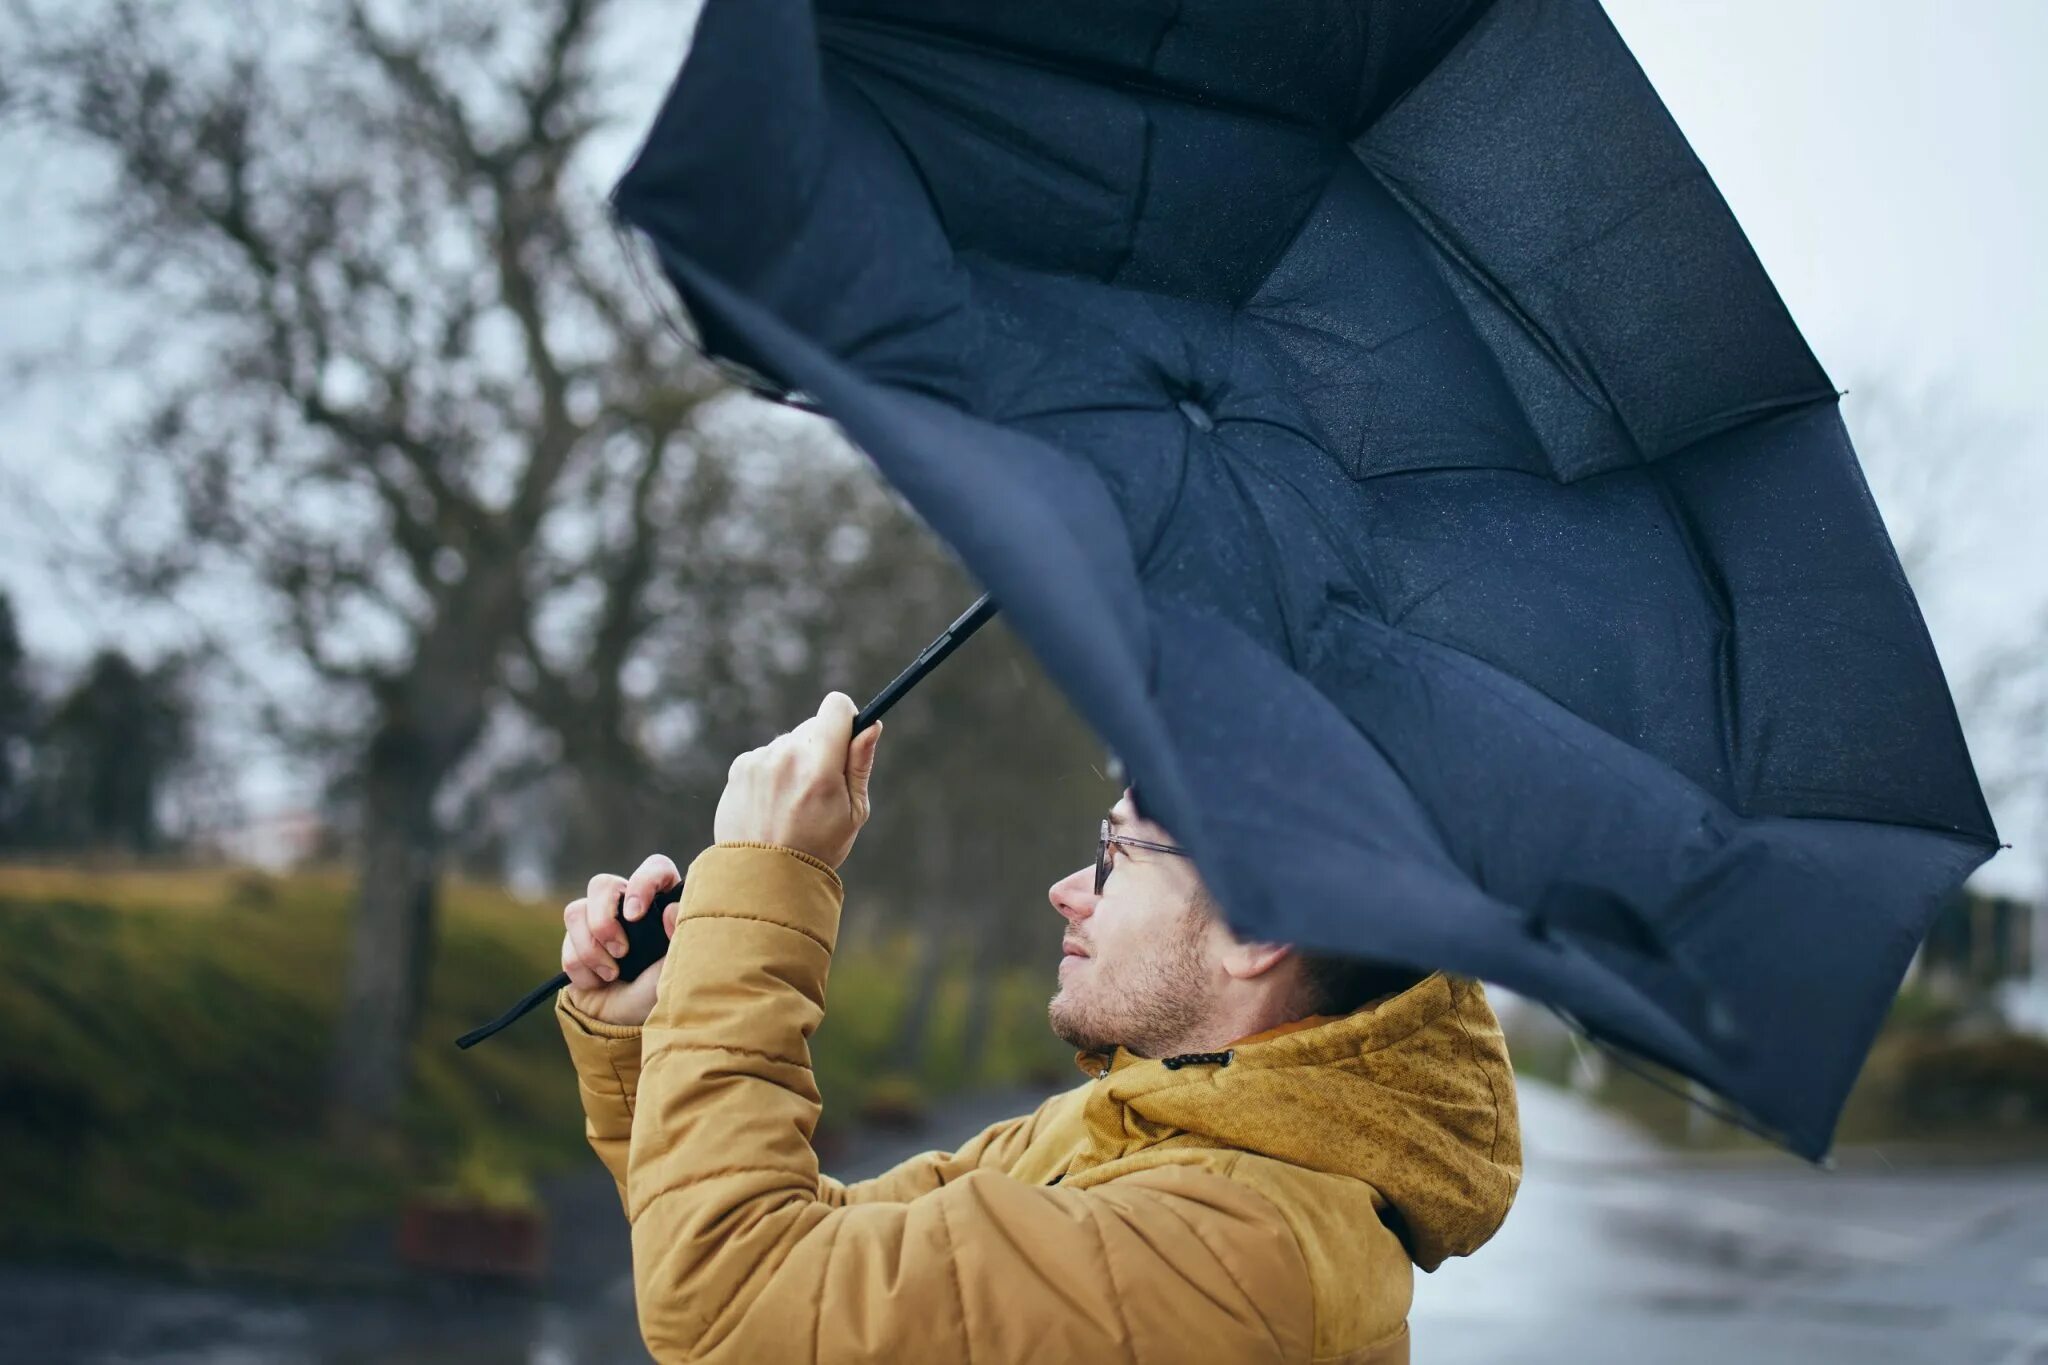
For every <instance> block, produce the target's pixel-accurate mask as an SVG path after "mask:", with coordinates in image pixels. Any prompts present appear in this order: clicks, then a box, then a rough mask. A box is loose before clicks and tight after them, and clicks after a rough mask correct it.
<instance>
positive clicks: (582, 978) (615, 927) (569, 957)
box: [562, 853, 683, 1028]
mask: <svg viewBox="0 0 2048 1365" xmlns="http://www.w3.org/2000/svg"><path fill="white" fill-rule="evenodd" d="M682 879H683V874H682V873H680V872H678V871H676V865H675V864H674V863H673V862H671V861H669V860H668V859H667V858H664V857H663V856H662V855H661V854H659V853H657V854H655V855H654V856H653V857H651V858H649V859H648V860H647V861H646V862H644V863H642V864H640V870H639V871H637V872H635V873H634V874H633V876H632V878H631V879H630V880H628V879H627V878H625V877H616V876H613V875H612V874H611V873H609V872H601V873H599V874H598V875H597V876H595V877H592V878H591V879H590V885H589V887H588V888H587V889H586V891H585V894H584V897H583V899H582V900H575V901H570V902H569V904H568V906H567V907H566V908H564V909H563V911H562V923H563V925H564V926H565V927H566V928H567V930H568V932H567V933H565V934H563V935H562V970H563V971H564V972H567V973H568V974H569V986H568V995H569V1003H570V1004H572V1005H574V1006H575V1007H576V1008H577V1009H579V1010H581V1011H583V1013H585V1014H587V1015H589V1016H590V1017H591V1018H593V1019H596V1020H598V1021H599V1022H601V1023H606V1024H621V1025H627V1026H631V1027H635V1028H637V1027H639V1026H640V1025H641V1024H644V1023H646V1022H647V1016H648V1015H649V1014H651V1013H653V1011H654V1001H655V996H656V994H657V992H658V991H659V990H660V988H661V964H660V963H656V964H654V965H653V966H650V967H649V968H648V969H647V970H646V971H644V972H642V973H640V975H639V976H638V977H636V978H635V979H633V980H631V981H621V980H619V963H618V959H619V958H621V957H624V956H625V955H626V928H625V925H624V924H622V923H620V916H621V914H623V915H624V917H625V918H626V919H629V920H636V919H639V918H640V917H641V916H642V915H645V914H646V913H647V907H648V906H650V905H652V904H653V903H654V898H655V897H656V896H658V895H660V894H661V893H662V892H663V891H666V890H667V889H668V888H669V887H671V886H674V885H676V884H677V883H679V882H681V881H682ZM678 904H680V902H677V903H675V904H671V905H670V906H669V907H668V908H667V909H666V910H665V911H663V912H662V916H661V927H662V931H663V932H664V933H666V934H667V935H668V937H670V938H671V939H672V938H674V937H675V934H676V909H677V905H678Z"/></svg>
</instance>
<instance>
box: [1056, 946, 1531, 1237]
mask: <svg viewBox="0 0 2048 1365" xmlns="http://www.w3.org/2000/svg"><path fill="white" fill-rule="evenodd" d="M1226 1055H1227V1056H1228V1061H1223V1060H1221V1059H1222V1058H1223V1057H1225V1056H1226ZM1077 1060H1078V1061H1079V1062H1080V1063H1081V1065H1082V1067H1083V1069H1084V1070H1087V1071H1088V1072H1089V1073H1090V1074H1091V1075H1097V1076H1098V1080H1097V1082H1096V1084H1095V1086H1094V1087H1091V1089H1090V1091H1089V1093H1088V1098H1087V1101H1086V1104H1085V1106H1084V1109H1083V1115H1084V1119H1085V1122H1086V1124H1087V1128H1088V1135H1089V1140H1090V1150H1089V1152H1088V1154H1087V1158H1086V1160H1085V1162H1084V1163H1083V1164H1085V1165H1096V1164H1100V1163H1102V1162H1107V1161H1114V1160H1117V1159H1119V1158H1121V1157H1126V1156H1131V1155H1134V1154H1136V1153H1137V1152H1140V1151H1143V1150H1145V1149H1147V1148H1151V1147H1156V1146H1159V1145H1161V1144H1166V1143H1171V1144H1173V1145H1175V1146H1182V1145H1188V1146H1203V1147H1209V1146H1214V1147H1225V1148H1235V1149H1237V1150H1239V1151H1244V1152H1252V1153H1256V1154H1258V1155H1261V1156H1267V1157H1271V1158H1273V1159H1275V1160H1277V1161H1283V1162H1286V1163H1288V1164H1289V1165H1293V1166H1299V1167H1305V1168H1307V1169H1309V1170H1314V1171H1320V1172H1324V1173H1327V1174H1330V1175H1340V1176H1349V1177H1351V1178H1353V1179H1356V1180H1362V1181H1364V1182H1366V1183H1367V1184H1369V1185H1371V1186H1372V1187H1373V1188H1374V1189H1375V1190H1377V1191H1378V1192H1379V1193H1380V1195H1381V1197H1382V1198H1383V1199H1384V1200H1385V1201H1386V1204H1387V1207H1388V1209H1389V1211H1390V1213H1391V1216H1390V1217H1389V1218H1388V1220H1387V1221H1388V1224H1389V1226H1391V1227H1392V1228H1393V1230H1394V1231H1395V1232H1396V1233H1397V1234H1398V1235H1399V1236H1400V1237H1401V1240H1402V1241H1403V1243H1404V1244H1405V1245H1406V1246H1407V1248H1408V1252H1409V1255H1410V1256H1411V1257H1412V1258H1413V1259H1414V1261H1415V1263H1416V1264H1417V1265H1419V1266H1421V1267H1422V1268H1423V1269H1424V1270H1434V1269H1436V1267H1437V1266H1438V1265H1440V1264H1442V1263H1443V1261H1444V1259H1445V1258H1446V1257H1449V1256H1464V1255H1469V1254H1470V1253H1471V1252H1473V1251H1475V1250H1477V1249H1478V1248H1479V1247H1480V1246H1481V1245H1483V1244H1484V1243H1485V1242H1486V1240H1487V1239H1488V1238H1489V1237H1491V1236H1492V1235H1493V1233H1494V1231H1495V1229H1497V1228H1498V1227H1499V1226H1500V1224H1501V1222H1502V1220H1503V1219H1505V1218H1506V1217H1507V1212H1508V1206H1509V1205H1510V1204H1511V1203H1512V1202H1513V1201H1514V1196H1515V1190H1516V1188H1517V1187H1518V1186H1519V1185H1520V1183H1521V1176H1522V1142H1521V1127H1520V1124H1519V1121H1518V1117H1517V1113H1516V1108H1515V1088H1514V1074H1513V1072H1512V1070H1511V1069H1510V1067H1509V1065H1508V1055H1507V1043H1506V1039H1505V1038H1504V1037H1503V1036H1502V1034H1501V1029H1500V1023H1499V1021H1498V1020H1496V1019H1495V1018H1494V1014H1493V1010H1492V1008H1491V1007H1490V1006H1489V1005H1488V1004H1487V1003H1486V994H1485V990H1484V988H1483V987H1481V986H1480V985H1479V983H1478V982H1476V981H1468V980H1465V979H1463V978H1456V977H1449V976H1446V975H1444V974H1443V973H1441V972H1438V973H1435V974H1433V975H1431V976H1429V977H1426V978H1424V979H1423V980H1422V981H1420V982H1417V983H1416V984H1415V985H1414V986H1412V987H1410V988H1409V989H1408V990H1405V991H1403V992H1401V993H1400V994H1398V995H1393V996H1389V997H1386V998H1384V999H1382V1000H1380V1001H1377V1002H1375V1003H1373V1004H1370V1005H1367V1006H1365V1007H1363V1008H1361V1009H1359V1010H1356V1011H1354V1012H1353V1013H1351V1014H1347V1015H1343V1016H1341V1017H1339V1018H1336V1019H1333V1020H1330V1021H1329V1022H1327V1023H1320V1024H1316V1025H1314V1026H1313V1027H1309V1028H1301V1029H1295V1030H1292V1031H1288V1032H1284V1033H1280V1034H1279V1035H1278V1036H1271V1035H1255V1036H1254V1038H1253V1040H1252V1041H1249V1042H1244V1043H1240V1044H1238V1045H1237V1046H1235V1047H1233V1048H1231V1049H1228V1050H1227V1053H1223V1052H1219V1053H1197V1054H1190V1055H1189V1056H1188V1057H1186V1058H1164V1059H1148V1058H1143V1057H1137V1056H1134V1055H1132V1054H1131V1053H1129V1052H1126V1051H1124V1050H1123V1049H1121V1048H1119V1049H1118V1050H1117V1051H1116V1053H1115V1054H1114V1055H1113V1056H1109V1057H1104V1056H1102V1055H1101V1054H1092V1053H1083V1054H1081V1055H1080V1056H1079V1057H1078V1058H1077ZM1105 1067H1106V1068H1107V1069H1106V1070H1105Z"/></svg>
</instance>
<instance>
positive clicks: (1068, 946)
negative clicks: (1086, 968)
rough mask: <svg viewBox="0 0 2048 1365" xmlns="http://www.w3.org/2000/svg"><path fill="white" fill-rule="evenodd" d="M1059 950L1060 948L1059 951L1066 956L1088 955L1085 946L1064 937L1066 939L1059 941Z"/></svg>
mask: <svg viewBox="0 0 2048 1365" xmlns="http://www.w3.org/2000/svg"><path fill="white" fill-rule="evenodd" d="M1060 950H1061V952H1062V953H1063V954H1064V955H1065V956H1067V957H1087V956H1088V950H1087V949H1086V948H1083V947H1082V946H1081V945H1080V944H1078V943H1075V942H1074V941H1073V940H1071V939H1066V940H1063V941H1062V942H1061V943H1060Z"/></svg>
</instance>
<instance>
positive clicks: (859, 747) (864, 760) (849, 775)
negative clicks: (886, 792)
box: [846, 721, 882, 810]
mask: <svg viewBox="0 0 2048 1365" xmlns="http://www.w3.org/2000/svg"><path fill="white" fill-rule="evenodd" d="M881 742H882V722H880V721H876V722H875V723H874V724H873V725H872V726H870V727H869V728H868V730H867V733H865V734H862V735H859V736H856V737H855V739H854V741H853V747H852V748H851V750H850V751H849V752H848V753H847V755H846V785H847V790H848V791H849V792H850V793H851V794H852V796H853V803H854V805H856V806H858V807H860V808H861V809H863V810H865V809H866V808H867V804H868V777H869V776H870V775H871V774H872V773H873V772H874V771H875V748H876V746H878V745H879V744H880V743H881Z"/></svg>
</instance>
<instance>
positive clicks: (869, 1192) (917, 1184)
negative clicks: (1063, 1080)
mask: <svg viewBox="0 0 2048 1365" xmlns="http://www.w3.org/2000/svg"><path fill="white" fill-rule="evenodd" d="M1037 1124H1038V1112H1037V1111H1034V1112H1033V1113H1029V1114H1020V1115H1019V1116H1017V1117H1016V1118H1013V1119H1004V1120H1003V1121H1002V1122H1001V1123H993V1124H990V1125H989V1126H988V1127H986V1128H984V1129H982V1130H981V1131H980V1132H979V1133H976V1134H975V1135H974V1136H973V1137H971V1138H969V1139H968V1140H967V1141H966V1142H964V1143H962V1144H961V1145H960V1147H959V1148H957V1149H956V1150H954V1151H950V1152H923V1153H920V1154H919V1155H917V1156H914V1157H911V1158H910V1159H909V1160H907V1161H903V1162H899V1163H898V1164H897V1165H895V1166H892V1167H890V1168H889V1169H888V1170H886V1171H884V1172H882V1173H881V1174H880V1175H878V1176H875V1177H873V1178H871V1179H868V1180H857V1181H854V1182H852V1183H851V1184H842V1183H841V1182H839V1181H837V1180H834V1179H833V1178H832V1177H831V1176H829V1175H821V1176H819V1177H818V1198H820V1199H822V1200H824V1201H825V1202H826V1203H828V1204H833V1205H838V1204H886V1203H897V1204H900V1203H903V1202H904V1201H905V1200H910V1199H915V1198H917V1197H918V1196H919V1195H922V1194H930V1193H931V1192H932V1191H933V1190H936V1189H938V1188H939V1187H940V1186H941V1185H949V1184H951V1183H952V1182H953V1181H955V1180H958V1179H960V1178H961V1177H962V1176H964V1175H966V1174H967V1173H968V1172H970V1171H979V1170H990V1171H1004V1172H1007V1171H1008V1170H1009V1169H1010V1167H1011V1165H1012V1164H1013V1163H1014V1162H1015V1161H1016V1160H1017V1157H1018V1156H1019V1155H1020V1154H1021V1153H1022V1152H1023V1150H1024V1149H1025V1148H1026V1147H1027V1146H1029V1145H1030V1143H1031V1134H1032V1130H1033V1129H1034V1128H1036V1127H1037Z"/></svg>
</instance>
